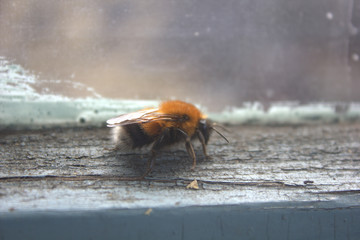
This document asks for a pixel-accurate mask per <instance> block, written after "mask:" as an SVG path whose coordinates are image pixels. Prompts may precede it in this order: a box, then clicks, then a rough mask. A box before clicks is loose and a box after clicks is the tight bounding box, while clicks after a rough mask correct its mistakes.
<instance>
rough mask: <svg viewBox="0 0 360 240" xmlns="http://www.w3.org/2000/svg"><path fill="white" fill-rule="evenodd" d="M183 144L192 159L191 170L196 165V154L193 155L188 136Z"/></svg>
mask: <svg viewBox="0 0 360 240" xmlns="http://www.w3.org/2000/svg"><path fill="white" fill-rule="evenodd" d="M185 146H186V150H187V152H188V154H189V155H190V157H191V158H192V160H193V165H192V167H191V170H194V169H195V167H196V155H195V152H194V148H193V146H192V144H191V142H190V138H189V137H187V138H186V141H185Z"/></svg>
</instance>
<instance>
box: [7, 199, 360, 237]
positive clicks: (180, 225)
mask: <svg viewBox="0 0 360 240" xmlns="http://www.w3.org/2000/svg"><path fill="white" fill-rule="evenodd" d="M311 205H313V207H314V208H311V207H309V206H311ZM315 205H318V206H317V207H315ZM320 205H321V204H320ZM331 206H332V207H331ZM145 213H146V209H132V210H126V209H123V210H116V209H114V210H100V211H80V212H35V213H34V212H29V213H26V214H23V213H6V214H2V215H1V216H0V239H4V240H10V239H29V240H32V239H53V240H56V239H128V240H131V239H168V240H172V239H199V240H201V239H204V240H208V239H270V240H271V239H274V240H282V239H284V240H285V239H307V240H312V239H314V240H329V239H339V240H342V239H344V240H345V239H346V240H356V239H359V237H360V229H359V225H360V208H359V207H356V208H350V207H348V206H346V205H345V206H341V205H338V206H336V204H326V206H324V205H323V206H319V204H317V203H307V204H306V205H304V203H298V204H294V203H281V204H278V203H275V204H269V203H267V204H257V205H251V204H248V205H247V204H245V205H240V206H207V207H186V208H170V209H169V208H165V209H153V210H152V212H151V213H150V214H149V215H146V214H145Z"/></svg>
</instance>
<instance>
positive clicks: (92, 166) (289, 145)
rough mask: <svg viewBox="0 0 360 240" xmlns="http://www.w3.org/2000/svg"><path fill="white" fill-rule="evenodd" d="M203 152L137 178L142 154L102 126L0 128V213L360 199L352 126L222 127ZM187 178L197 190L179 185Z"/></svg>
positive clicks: (359, 142)
mask: <svg viewBox="0 0 360 240" xmlns="http://www.w3.org/2000/svg"><path fill="white" fill-rule="evenodd" d="M228 129H229V132H228V133H226V132H224V134H225V135H226V136H227V137H228V139H229V141H230V144H227V143H226V142H225V141H224V140H223V139H222V138H220V137H219V136H216V134H214V135H213V136H212V138H211V140H210V142H209V144H208V154H209V155H210V156H211V157H210V158H209V159H204V157H203V155H202V150H201V146H200V145H198V146H196V155H197V158H198V164H197V167H196V169H195V171H192V170H191V169H190V168H191V160H190V159H189V157H188V156H187V153H186V151H185V147H183V146H180V147H179V148H176V149H167V150H164V151H163V152H162V153H161V154H160V155H159V156H158V158H157V160H156V165H155V168H154V170H153V172H152V173H151V174H150V175H149V177H147V178H146V179H145V180H143V181H123V180H121V179H119V178H120V177H124V176H137V175H141V173H142V172H143V171H144V170H145V168H146V161H147V157H148V153H147V152H146V151H145V152H135V153H134V152H132V153H131V152H128V153H124V152H116V151H112V150H109V149H110V148H112V144H111V141H110V136H109V129H106V128H91V129H90V128H65V129H60V128H57V129H47V130H39V131H17V132H4V131H3V132H1V133H0V211H3V212H4V211H21V210H24V211H28V210H49V209H51V210H81V209H104V208H154V207H179V206H180V207H181V206H190V205H200V206H204V205H225V204H241V203H256V202H259V203H271V202H282V201H286V202H299V201H300V202H302V201H303V202H324V201H335V202H339V201H342V202H344V201H345V202H346V201H348V202H349V205H357V206H358V205H360V203H359V201H358V200H359V199H360V197H359V196H360V124H359V123H354V124H338V125H307V126H230V127H228ZM194 179H196V180H197V181H198V184H199V189H198V190H195V189H189V188H186V186H187V185H188V184H189V183H190V182H192V181H193V180H194Z"/></svg>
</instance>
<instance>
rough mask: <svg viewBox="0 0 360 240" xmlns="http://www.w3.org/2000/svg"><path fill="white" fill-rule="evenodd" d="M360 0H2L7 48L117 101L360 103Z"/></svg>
mask: <svg viewBox="0 0 360 240" xmlns="http://www.w3.org/2000/svg"><path fill="white" fill-rule="evenodd" d="M358 5H359V4H358V3H357V1H355V2H354V3H353V1H352V0H344V1H337V0H318V1H312V0H305V1H295V0H293V1H286V0H270V1H269V0H261V1H250V0H241V1H235V0H226V1H217V0H208V1H205V2H204V1H190V0H186V1H167V0H166V1H165V0H160V1H159V0H151V1H149V0H146V1H145V0H143V1H117V2H114V1H92V0H88V1H54V0H30V1H25V0H12V1H7V0H4V1H1V2H0V35H1V36H2V37H1V39H0V55H1V56H3V57H5V58H6V59H8V60H11V61H13V62H14V63H16V64H19V65H21V66H23V67H24V68H25V69H28V70H31V71H33V72H34V73H36V74H37V75H39V78H40V79H42V80H63V81H65V80H71V81H76V82H80V83H83V84H85V85H86V86H89V87H91V88H93V89H95V91H96V92H97V93H98V94H100V95H101V96H104V97H109V98H119V99H124V98H126V99H134V98H140V99H168V98H171V97H175V98H181V99H189V100H191V101H194V102H197V103H200V104H202V105H205V106H207V107H208V108H210V109H215V110H216V109H222V108H223V107H224V106H229V105H231V106H241V104H242V102H244V101H261V102H264V103H266V102H271V101H289V100H290V101H294V100H295V101H301V102H312V101H354V100H359V99H360V91H357V90H354V89H356V87H359V80H358V79H359V58H358V56H359V52H358V51H359V34H358V29H357V27H358V25H359V12H360V11H356V9H359V6H358ZM44 85H45V86H43V88H45V87H47V88H50V90H51V91H54V92H57V93H61V94H63V95H65V96H71V97H74V96H75V97H82V96H84V94H85V95H86V93H83V92H81V91H78V89H72V88H67V87H64V86H61V85H60V86H59V85H57V86H52V85H51V84H50V83H48V85H49V86H48V85H47V84H46V83H45V84H44Z"/></svg>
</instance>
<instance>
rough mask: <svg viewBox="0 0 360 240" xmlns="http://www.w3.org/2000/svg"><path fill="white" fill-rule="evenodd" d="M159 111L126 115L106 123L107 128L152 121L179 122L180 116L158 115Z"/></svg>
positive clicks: (145, 111)
mask: <svg viewBox="0 0 360 240" xmlns="http://www.w3.org/2000/svg"><path fill="white" fill-rule="evenodd" d="M158 110H159V109H157V108H151V109H144V110H140V111H137V112H132V113H126V114H123V115H120V116H118V117H115V118H111V119H109V120H107V121H106V123H107V124H108V125H107V126H108V127H116V126H123V125H129V124H134V123H146V122H153V121H179V120H181V116H179V115H176V114H165V113H159V112H158Z"/></svg>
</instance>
